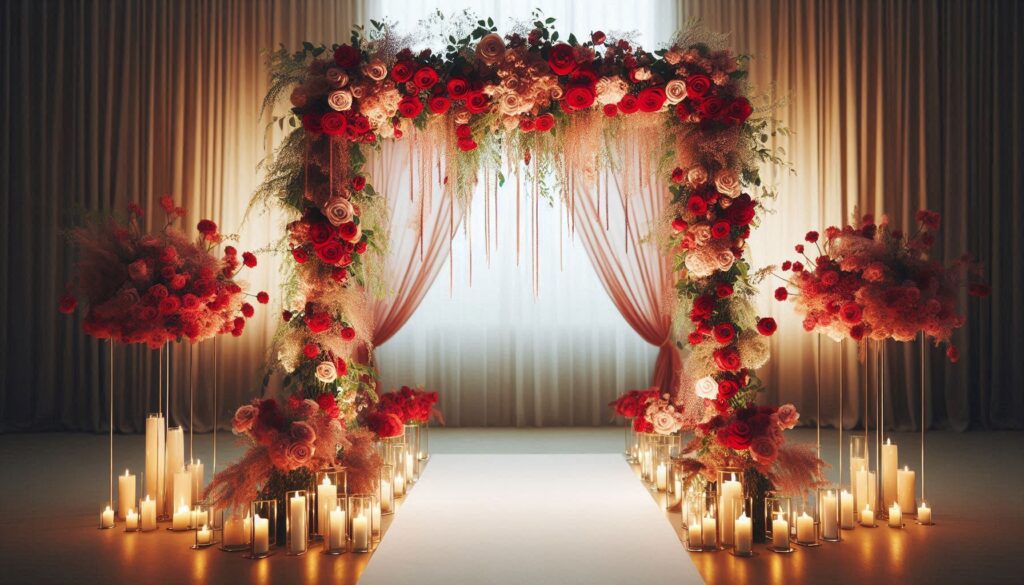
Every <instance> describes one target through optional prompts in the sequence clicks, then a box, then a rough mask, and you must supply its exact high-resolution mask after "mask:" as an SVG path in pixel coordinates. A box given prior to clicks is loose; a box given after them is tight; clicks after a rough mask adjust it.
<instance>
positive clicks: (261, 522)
mask: <svg viewBox="0 0 1024 585" xmlns="http://www.w3.org/2000/svg"><path fill="white" fill-rule="evenodd" d="M252 520H253V521H252V531H253V539H252V552H253V554H254V555H265V554H267V552H269V551H270V532H269V529H270V521H269V520H267V519H266V518H260V515H259V514H256V515H255V516H253V519H252Z"/></svg>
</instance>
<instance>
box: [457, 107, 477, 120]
mask: <svg viewBox="0 0 1024 585" xmlns="http://www.w3.org/2000/svg"><path fill="white" fill-rule="evenodd" d="M454 117H455V123H456V124H469V121H470V119H471V118H472V117H473V115H472V114H470V113H469V110H467V109H465V108H459V109H458V110H457V111H456V112H455V116H454Z"/></svg>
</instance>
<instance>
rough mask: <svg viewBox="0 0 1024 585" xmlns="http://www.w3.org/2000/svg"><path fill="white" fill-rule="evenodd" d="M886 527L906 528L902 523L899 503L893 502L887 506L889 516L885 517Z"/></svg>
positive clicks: (901, 511)
mask: <svg viewBox="0 0 1024 585" xmlns="http://www.w3.org/2000/svg"><path fill="white" fill-rule="evenodd" d="M886 525H887V526H888V527H889V528H906V526H907V525H906V524H904V523H903V509H902V508H900V503H899V502H893V503H892V505H891V506H889V514H888V516H886Z"/></svg>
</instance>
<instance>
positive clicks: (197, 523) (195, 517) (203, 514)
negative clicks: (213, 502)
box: [188, 500, 213, 530]
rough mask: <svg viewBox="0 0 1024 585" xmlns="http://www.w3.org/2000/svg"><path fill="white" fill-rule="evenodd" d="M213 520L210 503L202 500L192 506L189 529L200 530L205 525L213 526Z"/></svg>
mask: <svg viewBox="0 0 1024 585" xmlns="http://www.w3.org/2000/svg"><path fill="white" fill-rule="evenodd" d="M212 524H213V520H212V518H211V514H210V503H209V502H207V501H206V500H200V501H198V502H196V503H195V505H193V506H192V510H191V511H190V512H189V516H188V527H189V530H199V529H200V528H202V527H203V526H211V525H212Z"/></svg>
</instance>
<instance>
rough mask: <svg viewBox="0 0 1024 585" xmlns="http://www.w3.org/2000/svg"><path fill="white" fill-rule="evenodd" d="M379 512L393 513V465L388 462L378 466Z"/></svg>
mask: <svg viewBox="0 0 1024 585" xmlns="http://www.w3.org/2000/svg"><path fill="white" fill-rule="evenodd" d="M380 513H381V514H384V515H385V516H387V515H388V514H394V513H395V466H394V465H391V464H390V463H384V464H383V465H381V466H380Z"/></svg>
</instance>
